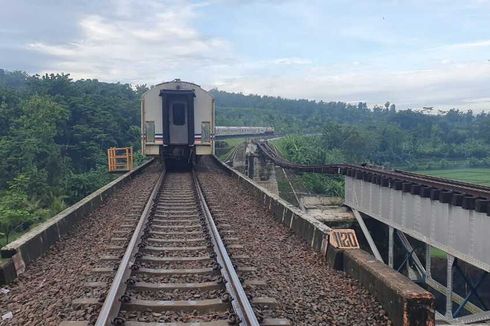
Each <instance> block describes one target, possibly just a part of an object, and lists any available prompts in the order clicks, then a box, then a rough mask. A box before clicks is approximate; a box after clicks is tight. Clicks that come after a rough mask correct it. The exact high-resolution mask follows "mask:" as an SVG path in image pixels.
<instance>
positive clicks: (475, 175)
mask: <svg viewBox="0 0 490 326" xmlns="http://www.w3.org/2000/svg"><path fill="white" fill-rule="evenodd" d="M417 173H421V174H427V175H432V176H435V177H441V178H446V179H453V180H459V181H464V182H469V183H475V184H480V185H484V186H490V169H477V168H474V169H473V168H466V169H448V170H422V171H417Z"/></svg>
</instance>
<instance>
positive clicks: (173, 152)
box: [141, 79, 216, 166]
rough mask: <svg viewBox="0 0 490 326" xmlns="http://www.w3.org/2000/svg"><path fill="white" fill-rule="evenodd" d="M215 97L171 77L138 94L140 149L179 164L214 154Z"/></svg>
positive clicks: (150, 154)
mask: <svg viewBox="0 0 490 326" xmlns="http://www.w3.org/2000/svg"><path fill="white" fill-rule="evenodd" d="M215 112H216V108H215V99H214V97H213V96H212V95H211V94H210V93H209V92H208V91H206V90H204V89H203V88H201V86H199V85H197V84H194V83H191V82H186V81H181V80H180V79H174V80H172V81H169V82H164V83H160V84H158V85H155V86H153V87H152V88H151V89H149V90H148V91H146V92H145V93H144V94H143V95H142V97H141V149H142V153H143V154H144V155H146V156H152V157H158V158H160V159H162V160H164V161H165V162H172V163H173V164H174V163H176V164H178V165H179V164H180V165H182V166H185V165H187V166H188V165H192V164H194V163H195V162H196V161H197V160H198V159H199V157H201V156H206V155H213V154H214V149H215V148H214V133H215Z"/></svg>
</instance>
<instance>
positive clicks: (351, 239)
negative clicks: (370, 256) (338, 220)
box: [329, 229, 359, 249]
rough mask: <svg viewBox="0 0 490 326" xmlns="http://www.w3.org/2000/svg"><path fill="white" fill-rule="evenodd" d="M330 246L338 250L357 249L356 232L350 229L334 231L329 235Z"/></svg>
mask: <svg viewBox="0 0 490 326" xmlns="http://www.w3.org/2000/svg"><path fill="white" fill-rule="evenodd" d="M329 242H330V244H331V245H332V246H333V247H335V248H339V249H358V248H359V242H358V241H357V237H356V232H355V231H354V230H352V229H336V230H332V231H331V232H330V234H329Z"/></svg>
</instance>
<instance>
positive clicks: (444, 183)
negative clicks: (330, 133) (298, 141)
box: [256, 142, 490, 199]
mask: <svg viewBox="0 0 490 326" xmlns="http://www.w3.org/2000/svg"><path fill="white" fill-rule="evenodd" d="M256 144H257V147H258V148H259V149H260V151H261V152H262V153H263V154H264V155H266V156H267V157H268V158H269V159H270V160H272V161H273V162H274V163H275V164H277V165H279V166H281V167H283V168H287V169H292V170H298V171H303V172H314V173H327V174H333V175H338V174H344V173H345V172H344V173H343V172H342V171H345V170H346V169H353V170H358V171H362V172H365V173H372V174H376V175H380V176H382V177H386V178H389V179H392V180H400V181H403V182H412V183H417V184H420V185H424V186H428V187H432V188H436V189H440V190H450V191H454V192H458V193H462V194H468V195H471V196H474V197H475V198H487V199H490V187H486V186H482V185H473V184H470V183H466V182H461V181H455V180H450V179H444V178H439V177H433V176H426V175H422V174H417V173H413V172H406V171H401V170H383V169H380V168H376V167H369V166H363V165H355V164H345V163H340V164H329V165H304V164H297V163H292V162H290V161H287V160H285V159H284V158H282V157H281V156H280V155H279V154H278V153H277V152H275V151H274V149H272V148H271V146H270V144H268V143H267V142H256Z"/></svg>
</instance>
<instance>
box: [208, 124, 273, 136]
mask: <svg viewBox="0 0 490 326" xmlns="http://www.w3.org/2000/svg"><path fill="white" fill-rule="evenodd" d="M273 134H274V128H273V127H232V126H229V127H221V126H216V138H218V137H219V138H227V137H240V136H260V135H263V136H270V135H273Z"/></svg>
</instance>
